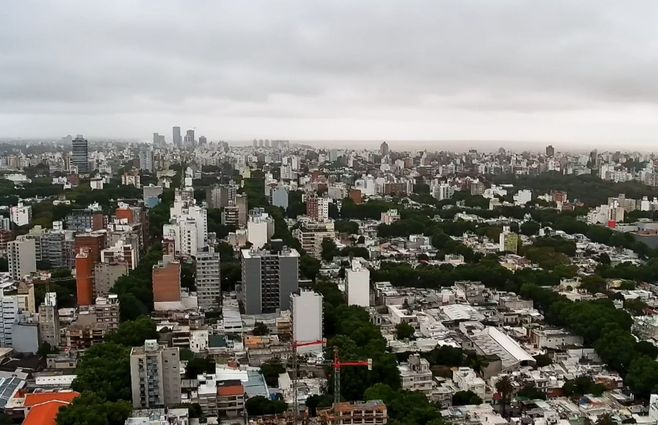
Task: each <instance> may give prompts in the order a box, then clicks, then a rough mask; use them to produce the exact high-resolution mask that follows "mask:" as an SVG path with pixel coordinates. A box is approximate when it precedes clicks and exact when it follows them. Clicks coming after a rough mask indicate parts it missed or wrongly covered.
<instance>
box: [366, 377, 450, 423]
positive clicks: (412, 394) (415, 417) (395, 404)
mask: <svg viewBox="0 0 658 425" xmlns="http://www.w3.org/2000/svg"><path fill="white" fill-rule="evenodd" d="M363 398H364V399H365V400H382V401H383V402H384V403H385V404H386V408H387V410H388V417H389V420H390V421H391V422H392V423H396V424H401V425H416V424H420V425H440V424H442V421H441V416H440V414H439V412H438V410H437V409H436V408H435V407H434V406H432V405H431V404H430V403H429V401H428V400H427V397H425V395H424V394H422V393H420V392H416V391H407V390H399V389H397V390H396V389H393V388H391V386H389V385H386V384H382V383H378V384H375V385H373V386H371V387H369V388H368V389H366V390H365V392H364V395H363Z"/></svg>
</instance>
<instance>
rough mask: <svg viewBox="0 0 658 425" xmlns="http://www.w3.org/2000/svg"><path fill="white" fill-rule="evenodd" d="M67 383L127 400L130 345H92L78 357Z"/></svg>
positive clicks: (76, 387)
mask: <svg viewBox="0 0 658 425" xmlns="http://www.w3.org/2000/svg"><path fill="white" fill-rule="evenodd" d="M76 374H77V377H76V378H75V380H74V381H73V384H72V385H71V387H72V388H73V389H74V390H76V391H79V392H83V391H93V392H95V393H96V394H97V395H98V396H99V397H101V398H104V399H106V400H108V401H117V400H131V399H132V397H131V395H130V388H131V385H130V349H129V348H127V347H124V346H122V345H118V344H114V343H104V344H98V345H94V346H92V347H91V348H89V349H88V350H87V351H86V352H85V354H84V355H83V356H82V358H81V359H80V362H79V363H78V368H77V370H76Z"/></svg>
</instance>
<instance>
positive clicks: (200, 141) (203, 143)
mask: <svg viewBox="0 0 658 425" xmlns="http://www.w3.org/2000/svg"><path fill="white" fill-rule="evenodd" d="M207 143H208V139H207V138H206V136H199V144H200V145H205V144H207Z"/></svg>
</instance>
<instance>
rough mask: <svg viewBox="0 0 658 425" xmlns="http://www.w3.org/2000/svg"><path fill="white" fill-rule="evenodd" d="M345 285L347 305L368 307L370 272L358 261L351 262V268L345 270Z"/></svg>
mask: <svg viewBox="0 0 658 425" xmlns="http://www.w3.org/2000/svg"><path fill="white" fill-rule="evenodd" d="M345 277H346V279H347V284H346V285H345V291H346V292H347V305H358V306H360V307H366V308H368V307H369V306H370V270H368V268H367V267H366V265H365V264H364V263H363V262H362V261H360V260H358V259H354V260H352V267H351V268H349V269H347V270H345Z"/></svg>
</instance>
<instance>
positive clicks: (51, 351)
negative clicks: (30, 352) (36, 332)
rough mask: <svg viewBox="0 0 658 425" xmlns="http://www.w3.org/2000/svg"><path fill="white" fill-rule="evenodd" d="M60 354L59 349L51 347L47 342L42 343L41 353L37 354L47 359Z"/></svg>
mask: <svg viewBox="0 0 658 425" xmlns="http://www.w3.org/2000/svg"><path fill="white" fill-rule="evenodd" d="M58 352H59V349H58V348H57V347H56V346H55V347H53V346H52V345H50V344H49V343H48V342H47V341H43V342H41V345H40V346H39V351H37V354H38V355H40V356H42V357H45V356H47V355H48V354H56V353H58Z"/></svg>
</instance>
